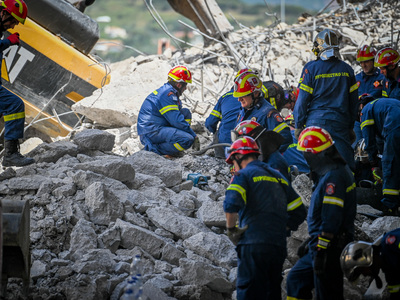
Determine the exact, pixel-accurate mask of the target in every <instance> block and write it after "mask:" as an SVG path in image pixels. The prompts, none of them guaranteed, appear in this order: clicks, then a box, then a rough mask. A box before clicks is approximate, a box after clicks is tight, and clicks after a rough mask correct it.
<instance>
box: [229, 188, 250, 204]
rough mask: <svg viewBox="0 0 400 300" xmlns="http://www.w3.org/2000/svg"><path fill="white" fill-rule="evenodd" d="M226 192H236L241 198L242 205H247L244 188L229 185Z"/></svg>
mask: <svg viewBox="0 0 400 300" xmlns="http://www.w3.org/2000/svg"><path fill="white" fill-rule="evenodd" d="M226 190H227V191H236V192H238V193H239V194H240V195H241V196H242V198H243V201H244V204H246V203H247V199H246V190H245V189H244V188H242V187H241V186H240V185H238V184H231V185H229V186H228V188H227V189H226Z"/></svg>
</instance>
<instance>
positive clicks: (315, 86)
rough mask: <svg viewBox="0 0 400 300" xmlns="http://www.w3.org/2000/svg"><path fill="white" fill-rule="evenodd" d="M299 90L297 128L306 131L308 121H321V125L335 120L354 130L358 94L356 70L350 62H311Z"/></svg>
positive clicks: (303, 75) (332, 60)
mask: <svg viewBox="0 0 400 300" xmlns="http://www.w3.org/2000/svg"><path fill="white" fill-rule="evenodd" d="M299 88H300V90H299V97H298V99H297V102H296V105H295V107H294V111H293V116H294V120H295V123H296V128H303V126H305V125H307V120H318V122H321V124H324V122H326V121H328V122H332V121H334V122H335V124H338V126H340V127H341V128H345V129H353V126H354V121H355V120H356V118H357V109H358V94H357V83H356V78H355V76H354V71H353V69H352V68H351V67H350V66H349V65H348V64H347V63H345V62H343V61H341V60H337V59H330V60H325V61H324V60H320V59H319V60H314V61H310V62H308V63H307V64H306V65H305V66H304V68H303V72H302V77H301V78H300V85H299ZM314 125H316V124H314Z"/></svg>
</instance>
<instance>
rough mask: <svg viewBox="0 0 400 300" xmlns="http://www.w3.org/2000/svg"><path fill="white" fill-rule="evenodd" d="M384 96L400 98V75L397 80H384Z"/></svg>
mask: <svg viewBox="0 0 400 300" xmlns="http://www.w3.org/2000/svg"><path fill="white" fill-rule="evenodd" d="M382 96H383V97H387V98H394V99H397V100H400V76H399V77H398V78H397V79H396V80H392V79H387V78H385V79H384V80H383V90H382Z"/></svg>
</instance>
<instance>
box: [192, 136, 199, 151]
mask: <svg viewBox="0 0 400 300" xmlns="http://www.w3.org/2000/svg"><path fill="white" fill-rule="evenodd" d="M192 148H193V150H194V151H199V150H200V139H199V137H198V136H196V137H195V138H194V142H193V145H192Z"/></svg>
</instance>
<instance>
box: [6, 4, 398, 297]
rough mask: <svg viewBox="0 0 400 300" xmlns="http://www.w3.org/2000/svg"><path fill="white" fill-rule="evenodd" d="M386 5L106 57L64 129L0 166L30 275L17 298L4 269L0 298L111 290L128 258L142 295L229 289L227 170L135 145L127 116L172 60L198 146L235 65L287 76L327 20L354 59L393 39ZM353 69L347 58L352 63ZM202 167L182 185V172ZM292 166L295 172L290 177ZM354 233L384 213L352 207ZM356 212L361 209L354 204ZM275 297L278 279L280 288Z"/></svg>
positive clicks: (224, 293)
mask: <svg viewBox="0 0 400 300" xmlns="http://www.w3.org/2000/svg"><path fill="white" fill-rule="evenodd" d="M398 5H399V4H394V3H393V2H392V1H379V2H378V1H365V2H364V3H361V4H357V5H354V4H347V5H346V6H345V7H340V8H338V9H337V10H336V11H332V12H331V13H329V14H323V15H319V16H318V17H314V18H311V17H308V18H304V19H302V20H301V23H299V24H296V25H293V26H288V25H286V24H283V23H281V24H279V25H277V26H276V27H273V28H272V27H271V28H261V27H255V28H247V27H244V26H241V27H242V29H241V30H239V31H236V32H233V33H231V34H230V35H229V37H227V38H226V39H229V40H225V41H224V42H223V43H216V44H214V45H210V46H208V47H207V48H202V47H193V48H190V49H187V50H185V51H179V52H176V53H171V52H168V51H166V52H165V53H164V54H163V55H162V56H146V57H145V56H139V57H132V58H130V59H127V60H125V61H123V62H118V63H115V64H113V65H111V70H112V80H111V83H110V84H109V85H107V86H106V87H105V88H104V89H103V90H101V91H98V92H95V94H94V95H93V96H91V97H88V98H86V99H84V100H82V101H80V102H78V103H77V104H75V105H74V107H73V109H74V110H75V111H76V112H77V113H80V114H83V115H84V116H85V117H86V121H85V123H84V124H82V126H81V127H80V128H78V129H77V130H76V131H74V132H72V133H71V135H70V136H68V137H67V138H62V139H59V140H57V141H54V142H52V143H41V144H39V145H38V146H37V147H36V148H34V149H33V150H32V151H30V153H29V154H28V155H29V156H30V157H33V158H34V159H35V160H36V161H37V163H36V164H33V165H30V166H26V167H23V168H17V169H13V168H8V169H6V170H5V171H4V172H3V173H1V174H0V178H1V182H0V194H1V196H2V197H3V198H7V199H10V200H14V201H21V200H27V201H29V204H30V208H31V209H30V220H31V224H30V226H31V232H30V238H31V261H32V267H31V285H30V291H29V296H26V295H24V293H23V287H22V283H21V280H20V279H16V278H13V279H9V282H8V285H7V296H6V299H18V298H22V299H68V300H74V299H79V300H80V299H85V300H86V299H87V300H90V299H93V300H94V299H96V300H99V299H112V300H114V299H115V300H117V299H119V297H120V295H121V293H122V291H123V288H124V287H125V285H126V280H127V278H128V275H129V268H130V263H131V261H132V258H133V257H134V256H135V255H137V254H140V255H141V256H142V260H143V262H144V272H143V275H144V280H143V281H144V296H143V300H147V299H151V300H163V299H170V300H172V299H179V300H186V299H188V300H197V299H203V300H207V299H213V300H214V299H215V300H228V299H229V300H230V299H235V291H234V290H235V281H236V271H237V269H236V262H237V261H236V252H235V248H234V246H233V244H232V243H231V242H230V241H229V239H228V238H227V236H226V235H225V214H224V212H223V209H222V202H223V200H224V194H225V189H226V187H227V186H228V184H229V180H230V173H229V169H228V167H227V165H226V163H225V162H224V160H221V159H217V158H215V157H214V156H213V153H212V151H208V152H206V153H205V154H204V155H202V156H194V155H192V154H191V152H192V151H191V150H188V151H186V153H185V155H184V156H183V157H181V158H176V159H173V160H170V159H166V158H164V157H161V156H159V155H157V154H154V153H151V152H147V151H142V150H141V149H142V146H141V144H140V142H139V139H138V136H137V132H136V126H135V123H136V120H137V114H138V111H139V108H140V105H141V103H142V102H143V100H144V99H145V97H146V96H147V95H148V94H149V93H150V92H152V91H153V90H154V89H156V88H158V87H159V86H161V85H162V84H163V83H164V82H166V74H167V73H168V70H169V69H170V68H171V66H173V65H177V64H184V65H186V66H188V68H189V69H190V70H192V71H193V75H194V84H192V85H189V86H188V90H187V91H186V92H185V93H184V101H183V102H184V106H186V107H189V108H190V109H191V110H192V112H193V113H194V120H193V123H192V127H193V130H194V131H195V132H196V133H197V134H198V135H199V136H200V140H201V143H202V146H203V147H204V146H206V145H208V144H209V143H211V140H212V137H211V135H210V134H209V133H208V132H206V131H205V129H204V126H203V125H204V120H205V118H206V117H207V116H208V114H209V112H210V111H211V110H212V108H213V106H214V104H215V103H216V101H217V99H218V98H219V97H220V96H221V95H222V93H224V92H226V91H227V90H228V89H229V88H230V87H231V85H232V80H233V78H234V75H235V74H236V72H237V70H238V69H239V68H240V66H241V64H242V63H243V64H244V65H245V66H247V67H249V68H252V69H255V70H258V71H259V72H260V74H261V77H262V78H263V79H264V80H267V79H268V80H271V79H272V80H275V81H277V82H279V83H281V84H282V85H296V82H297V81H298V78H299V76H300V72H301V69H302V67H303V66H304V64H305V63H306V62H307V61H309V60H310V59H312V55H313V54H312V53H311V52H310V49H311V45H312V42H311V41H312V38H313V35H314V34H315V32H316V31H318V30H319V29H321V28H322V27H332V28H334V29H337V30H338V31H339V32H340V34H341V36H342V42H343V48H342V50H341V53H342V55H343V58H344V59H345V60H347V61H348V62H349V63H354V56H355V50H356V49H357V47H359V46H361V45H362V44H363V43H373V44H374V45H375V46H377V47H378V48H379V47H380V46H383V45H388V44H389V43H390V41H391V40H392V38H391V37H393V39H398V35H399V31H398V29H396V30H391V28H392V25H391V24H393V28H399V22H400V21H399V18H398V16H397V15H396V14H398V13H399V10H398V9H397V10H396V6H398ZM353 66H354V68H355V70H357V68H358V67H356V65H355V64H353ZM193 173H195V174H202V175H204V176H210V179H209V180H208V183H207V184H206V185H204V186H194V184H195V182H194V181H192V180H188V175H189V174H193ZM304 176H305V175H304ZM304 176H303V175H301V176H298V177H296V178H295V179H294V182H293V185H294V187H295V189H296V190H297V191H298V192H299V193H300V194H301V196H302V199H303V201H304V203H305V204H308V201H309V197H310V188H311V184H310V181H309V179H308V177H307V176H305V177H304ZM358 211H359V212H360V214H358V215H357V221H356V222H357V232H356V235H357V238H359V239H362V240H367V241H372V240H374V239H375V238H376V237H378V236H379V235H380V234H381V233H383V232H385V231H389V230H392V229H395V228H398V227H400V218H398V217H380V218H377V219H373V218H369V217H367V216H366V215H368V214H371V215H373V214H376V211H375V210H374V209H373V208H371V207H370V206H367V205H363V206H359V208H358ZM361 213H364V214H361ZM307 236H308V234H307V226H306V223H303V224H302V225H301V226H300V228H299V230H298V231H296V232H293V233H292V236H291V237H290V238H288V257H287V259H286V261H285V265H284V273H285V274H287V272H288V271H289V269H290V268H291V267H292V266H293V264H294V263H295V262H296V260H297V259H298V257H297V253H296V251H297V247H298V246H299V245H300V244H301V243H302V242H303V241H304V240H306V238H307ZM367 286H368V282H366V280H364V281H363V280H361V281H360V283H359V284H357V285H355V286H351V285H350V284H348V283H347V282H346V286H345V299H352V300H356V299H362V295H363V294H364V293H365V291H366V289H367ZM282 293H283V296H285V295H284V293H285V292H284V289H283V290H282Z"/></svg>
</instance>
